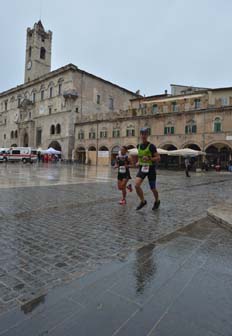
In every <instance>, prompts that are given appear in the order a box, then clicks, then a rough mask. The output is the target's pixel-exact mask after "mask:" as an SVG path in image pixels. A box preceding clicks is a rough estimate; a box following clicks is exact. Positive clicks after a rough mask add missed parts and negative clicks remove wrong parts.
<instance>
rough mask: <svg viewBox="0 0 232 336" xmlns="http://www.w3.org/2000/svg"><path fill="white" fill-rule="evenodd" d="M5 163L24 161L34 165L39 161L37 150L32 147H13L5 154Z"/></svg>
mask: <svg viewBox="0 0 232 336" xmlns="http://www.w3.org/2000/svg"><path fill="white" fill-rule="evenodd" d="M3 156H4V157H3V160H4V161H22V162H23V163H27V162H30V163H33V162H36V161H37V150H36V149H34V148H31V147H13V148H10V149H9V150H8V151H7V152H6V154H3Z"/></svg>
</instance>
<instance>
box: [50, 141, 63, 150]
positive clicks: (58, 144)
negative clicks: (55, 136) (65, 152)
mask: <svg viewBox="0 0 232 336" xmlns="http://www.w3.org/2000/svg"><path fill="white" fill-rule="evenodd" d="M50 147H52V148H54V149H55V150H58V151H60V152H61V151H62V148H61V145H60V143H59V142H58V141H52V142H51V143H50V145H49V146H48V148H50Z"/></svg>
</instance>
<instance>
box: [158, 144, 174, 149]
mask: <svg viewBox="0 0 232 336" xmlns="http://www.w3.org/2000/svg"><path fill="white" fill-rule="evenodd" d="M158 147H159V148H162V149H166V150H176V149H178V147H177V146H176V145H174V144H173V143H172V142H169V143H163V144H160V145H159V146H158Z"/></svg>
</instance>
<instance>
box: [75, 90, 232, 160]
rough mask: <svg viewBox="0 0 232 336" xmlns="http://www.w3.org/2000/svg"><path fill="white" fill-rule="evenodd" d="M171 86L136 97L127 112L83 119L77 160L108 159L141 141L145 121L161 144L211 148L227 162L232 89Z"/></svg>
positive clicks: (211, 153)
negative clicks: (150, 94) (154, 92)
mask: <svg viewBox="0 0 232 336" xmlns="http://www.w3.org/2000/svg"><path fill="white" fill-rule="evenodd" d="M171 87H172V90H171V94H168V93H167V92H165V94H161V95H156V96H150V97H138V98H134V99H132V100H131V104H130V107H129V109H127V110H126V111H121V112H118V113H114V114H112V113H110V114H108V115H107V116H104V115H102V114H99V113H97V114H94V115H92V116H91V118H89V117H88V116H85V117H83V118H82V119H78V122H77V124H76V131H75V133H76V137H75V139H76V140H75V148H76V157H77V159H78V160H79V161H81V162H84V161H85V162H91V163H93V164H95V163H101V164H109V163H110V161H111V160H112V159H114V157H115V154H116V153H117V151H118V149H119V146H121V145H127V146H129V147H135V146H136V145H137V143H138V141H139V129H140V128H141V127H144V126H146V127H148V128H149V129H150V141H151V142H153V143H155V144H156V145H157V147H160V148H163V149H168V150H173V149H180V148H185V147H189V148H192V149H196V150H202V151H206V152H207V154H208V156H207V157H208V159H209V160H210V161H212V162H213V161H214V162H215V161H216V160H220V162H221V163H222V164H223V165H226V163H227V162H228V160H229V159H231V153H232V88H218V89H207V88H194V87H186V86H179V85H172V86H171ZM91 134H95V136H94V137H93V136H91ZM169 160H170V161H173V162H174V163H175V161H176V158H172V157H170V158H169ZM171 163H172V162H171Z"/></svg>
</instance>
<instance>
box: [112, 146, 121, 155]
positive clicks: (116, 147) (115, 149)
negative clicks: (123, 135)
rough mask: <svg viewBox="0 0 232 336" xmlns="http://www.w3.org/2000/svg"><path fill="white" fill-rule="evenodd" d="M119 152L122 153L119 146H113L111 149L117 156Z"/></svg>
mask: <svg viewBox="0 0 232 336" xmlns="http://www.w3.org/2000/svg"><path fill="white" fill-rule="evenodd" d="M119 151H120V146H119V145H115V146H113V147H112V149H111V153H112V154H116V153H118V152H119Z"/></svg>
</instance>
